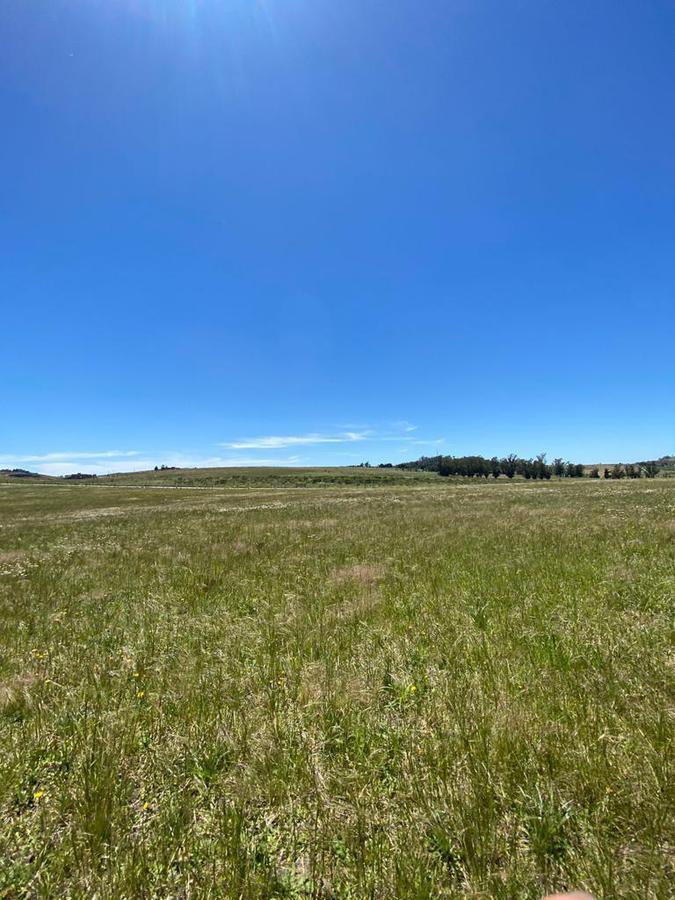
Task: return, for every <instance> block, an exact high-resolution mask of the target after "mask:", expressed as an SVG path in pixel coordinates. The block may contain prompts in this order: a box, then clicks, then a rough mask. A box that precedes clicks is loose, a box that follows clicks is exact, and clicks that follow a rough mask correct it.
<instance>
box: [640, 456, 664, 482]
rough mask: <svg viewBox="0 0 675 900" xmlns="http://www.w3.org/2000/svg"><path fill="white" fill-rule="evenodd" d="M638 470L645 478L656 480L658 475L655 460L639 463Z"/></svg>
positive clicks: (657, 465) (657, 466)
mask: <svg viewBox="0 0 675 900" xmlns="http://www.w3.org/2000/svg"><path fill="white" fill-rule="evenodd" d="M640 468H641V469H642V471H643V472H644V473H645V477H646V478H656V476H657V475H658V474H659V464H658V463H657V462H656V461H655V460H650V461H649V462H643V463H640Z"/></svg>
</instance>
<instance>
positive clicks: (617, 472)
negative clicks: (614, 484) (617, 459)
mask: <svg viewBox="0 0 675 900" xmlns="http://www.w3.org/2000/svg"><path fill="white" fill-rule="evenodd" d="M625 477H626V472H625V470H624V467H623V466H622V465H621V464H619V465H618V466H614V467H613V468H612V478H614V479H618V478H625Z"/></svg>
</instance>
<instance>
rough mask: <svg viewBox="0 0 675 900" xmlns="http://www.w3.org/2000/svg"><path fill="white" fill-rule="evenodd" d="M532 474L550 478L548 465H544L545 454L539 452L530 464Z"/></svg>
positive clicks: (535, 476) (541, 477)
mask: <svg viewBox="0 0 675 900" xmlns="http://www.w3.org/2000/svg"><path fill="white" fill-rule="evenodd" d="M532 475H533V477H534V478H540V479H542V480H543V479H544V478H550V477H551V472H550V469H549V467H548V466H547V465H546V454H545V453H539V454H538V455H537V458H536V459H535V461H534V463H533V464H532Z"/></svg>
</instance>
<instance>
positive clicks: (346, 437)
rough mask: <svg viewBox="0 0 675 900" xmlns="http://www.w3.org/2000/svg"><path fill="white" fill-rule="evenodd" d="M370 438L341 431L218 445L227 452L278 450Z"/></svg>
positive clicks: (362, 434)
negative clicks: (338, 432)
mask: <svg viewBox="0 0 675 900" xmlns="http://www.w3.org/2000/svg"><path fill="white" fill-rule="evenodd" d="M369 437H372V435H371V434H369V433H368V432H367V431H343V432H341V433H340V434H319V433H317V432H313V433H312V434H286V435H277V434H271V435H266V436H265V437H257V438H242V439H241V440H238V441H227V442H225V443H223V444H220V446H221V447H225V449H227V450H280V449H283V448H285V447H299V446H310V445H316V444H350V443H353V442H354V441H365V440H367V439H368V438H369Z"/></svg>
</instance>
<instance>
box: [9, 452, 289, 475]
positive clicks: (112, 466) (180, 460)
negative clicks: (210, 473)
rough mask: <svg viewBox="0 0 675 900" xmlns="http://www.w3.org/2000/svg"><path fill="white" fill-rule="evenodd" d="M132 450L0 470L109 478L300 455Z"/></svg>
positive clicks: (48, 458) (48, 457)
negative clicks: (118, 474)
mask: <svg viewBox="0 0 675 900" xmlns="http://www.w3.org/2000/svg"><path fill="white" fill-rule="evenodd" d="M137 452H139V451H134V455H133V456H132V455H131V453H122V454H120V455H118V456H115V457H111V456H108V455H107V454H103V453H101V454H88V455H87V456H86V458H83V457H79V456H70V457H68V458H67V459H65V458H62V457H63V456H64V454H61V453H53V454H49V453H46V454H42V455H41V456H40V457H36V456H30V457H29V456H20V457H0V469H14V468H21V467H23V466H25V465H27V464H28V465H30V466H31V468H32V469H34V470H35V471H38V472H39V473H40V474H42V475H74V474H75V473H76V472H86V473H87V474H88V475H109V474H111V473H113V472H144V471H147V470H149V469H154V467H155V466H176V467H177V468H179V469H201V468H249V467H251V468H252V467H254V466H298V465H301V464H302V459H301V458H300V457H299V456H286V457H281V458H280V457H275V458H272V457H267V458H264V459H263V458H261V457H259V456H256V457H254V456H239V455H231V456H192V455H188V454H182V453H166V452H164V453H158V454H157V455H156V456H150V455H149V454H148V455H147V456H141V455H140V452H139V455H136V453H137Z"/></svg>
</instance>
